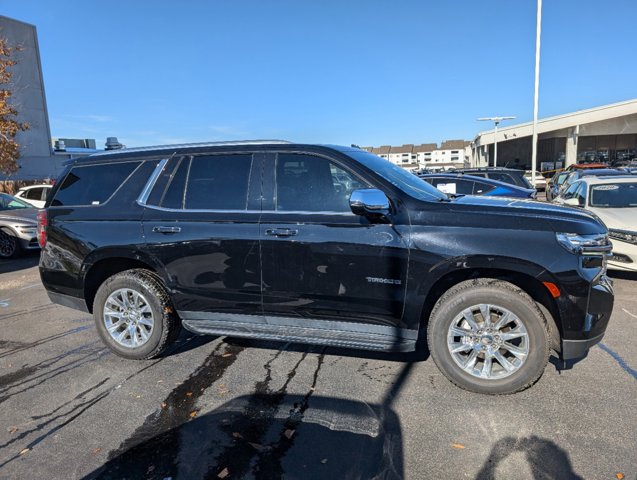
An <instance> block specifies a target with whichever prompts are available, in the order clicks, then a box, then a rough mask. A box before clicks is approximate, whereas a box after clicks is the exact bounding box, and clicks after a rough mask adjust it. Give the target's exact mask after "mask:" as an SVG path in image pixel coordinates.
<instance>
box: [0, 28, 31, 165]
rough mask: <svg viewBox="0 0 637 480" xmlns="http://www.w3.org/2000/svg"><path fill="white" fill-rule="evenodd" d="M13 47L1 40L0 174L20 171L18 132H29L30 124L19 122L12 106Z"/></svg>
mask: <svg viewBox="0 0 637 480" xmlns="http://www.w3.org/2000/svg"><path fill="white" fill-rule="evenodd" d="M18 50H19V47H13V46H11V45H10V44H9V42H8V41H7V39H6V38H0V172H3V173H5V174H9V173H13V172H15V171H17V170H18V161H17V160H18V158H19V157H20V144H19V143H18V142H16V141H15V136H16V135H17V133H18V132H20V131H24V130H27V129H28V128H29V124H28V123H23V122H19V121H18V120H17V117H18V111H17V110H16V108H15V107H14V106H13V105H12V104H11V102H10V98H11V87H12V83H11V67H13V66H14V65H15V64H16V61H15V60H14V54H15V52H16V51H18Z"/></svg>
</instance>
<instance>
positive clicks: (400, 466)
mask: <svg viewBox="0 0 637 480" xmlns="http://www.w3.org/2000/svg"><path fill="white" fill-rule="evenodd" d="M243 350H244V347H242V346H238V345H233V344H229V343H225V342H224V343H222V344H220V346H219V347H218V348H217V349H216V350H215V352H213V353H212V354H211V356H210V357H209V361H207V362H205V363H204V365H203V367H204V368H199V369H197V370H196V371H195V372H194V373H193V375H191V377H189V379H188V380H186V381H185V382H184V383H183V384H182V385H180V386H178V387H177V390H179V389H181V390H183V391H181V390H180V391H179V392H176V394H172V393H171V395H169V397H168V398H166V400H165V401H164V403H163V404H162V405H165V406H162V409H161V410H160V411H158V412H156V413H155V414H151V415H149V416H148V417H147V419H146V421H145V422H144V424H143V425H141V426H140V427H138V428H137V430H136V431H135V433H134V434H133V435H131V436H130V437H129V438H128V439H127V440H125V441H124V442H123V443H122V444H121V445H120V447H119V448H118V449H117V450H115V451H112V452H110V454H109V457H108V458H109V459H108V462H107V463H106V464H104V465H103V466H101V467H100V468H98V469H96V470H95V471H93V472H92V473H90V474H88V475H87V476H86V477H84V478H85V479H115V478H117V479H120V478H129V479H137V478H144V479H164V478H172V479H175V480H177V479H181V478H184V479H189V480H190V479H193V480H194V479H218V478H226V477H228V478H246V477H249V478H253V477H254V478H262V479H270V478H271V479H278V478H283V477H284V478H293V479H295V478H298V479H313V478H317V479H324V478H350V479H368V478H385V479H401V478H404V455H403V439H402V433H401V426H400V420H399V418H398V415H397V414H396V413H395V411H394V409H393V406H392V405H393V402H394V399H395V398H396V396H397V395H398V393H399V392H400V391H401V390H402V388H403V387H404V385H405V383H406V381H407V379H408V377H409V376H410V374H411V372H412V370H413V366H414V362H410V363H406V364H405V365H404V366H403V367H402V369H401V370H400V372H399V373H398V375H397V377H396V378H395V381H394V383H393V384H392V385H391V386H390V387H389V388H388V390H387V391H386V392H385V395H384V398H383V400H382V401H381V402H380V403H379V404H369V403H367V402H363V401H358V400H351V399H343V398H336V397H328V396H321V395H318V394H316V388H315V387H316V386H317V380H318V377H319V373H320V370H321V368H322V365H323V363H324V358H325V350H326V348H325V347H316V346H308V347H306V349H305V351H304V353H303V355H302V356H301V358H300V359H299V360H298V362H297V364H296V366H295V367H294V368H293V369H292V370H291V371H290V372H289V373H288V375H287V381H286V382H285V383H284V384H283V386H280V387H278V388H276V389H275V388H274V387H273V386H272V384H271V382H272V376H271V370H270V369H271V366H272V362H273V361H274V359H276V358H277V357H278V356H279V355H280V353H281V352H283V351H285V350H287V348H282V349H281V350H279V352H278V353H276V354H275V355H274V356H273V358H272V359H271V360H270V361H269V362H268V363H267V364H266V365H265V366H264V367H265V368H266V372H267V375H266V376H265V378H264V379H262V380H260V381H258V382H257V383H256V384H255V387H254V392H253V393H252V394H251V395H244V396H239V397H237V398H234V399H232V400H230V401H228V402H226V403H225V404H223V405H222V406H220V407H218V408H216V409H214V410H213V411H211V412H209V413H206V414H204V415H201V416H198V415H196V412H195V415H193V414H192V413H190V412H191V409H192V408H194V407H195V403H193V402H196V400H192V399H193V398H194V397H195V396H198V395H201V394H202V393H203V391H204V390H205V389H206V388H209V387H210V386H212V384H213V383H214V381H215V380H214V379H220V378H221V376H222V375H223V372H224V371H225V370H226V369H227V368H228V367H229V366H230V365H232V363H233V362H234V361H235V360H236V358H237V355H239V354H240V353H241V352H242V351H243ZM308 353H313V354H314V355H312V356H311V357H310V356H308ZM306 359H307V360H306ZM310 359H312V360H313V361H315V362H316V366H315V367H314V374H313V380H312V383H311V385H310V386H308V388H307V393H305V394H304V395H303V394H288V393H287V388H288V385H289V382H290V381H291V380H292V378H294V376H295V375H296V369H297V368H298V367H299V365H300V364H301V363H302V362H304V361H308V360H310ZM202 385H203V387H202ZM186 390H188V391H193V392H197V395H193V394H192V393H191V394H190V395H191V396H188V395H184V392H185V391H186ZM173 393H175V392H173ZM184 402H185V403H187V404H188V405H187V406H184ZM188 402H190V403H188Z"/></svg>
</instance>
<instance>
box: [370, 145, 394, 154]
mask: <svg viewBox="0 0 637 480" xmlns="http://www.w3.org/2000/svg"><path fill="white" fill-rule="evenodd" d="M390 149H391V146H390V145H382V146H380V147H374V148H372V153H375V154H377V155H380V154H388V153H389V150H390Z"/></svg>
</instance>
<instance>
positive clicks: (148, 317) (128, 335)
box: [103, 288, 155, 348]
mask: <svg viewBox="0 0 637 480" xmlns="http://www.w3.org/2000/svg"><path fill="white" fill-rule="evenodd" d="M103 319H104V326H105V327H106V330H107V331H108V333H109V334H110V335H111V337H113V340H115V341H116V342H117V343H118V344H119V345H121V346H123V347H127V348H136V347H140V346H142V345H144V344H145V343H146V342H147V341H148V339H149V338H150V336H151V334H152V333H153V326H154V324H155V322H154V318H153V311H152V310H151V308H150V305H149V303H148V300H146V298H145V297H144V296H143V295H142V294H141V293H139V292H137V291H135V290H132V289H130V288H120V289H119V290H115V291H114V292H113V293H111V294H110V295H109V296H108V298H107V299H106V302H104V313H103Z"/></svg>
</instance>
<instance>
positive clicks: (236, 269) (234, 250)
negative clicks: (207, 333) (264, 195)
mask: <svg viewBox="0 0 637 480" xmlns="http://www.w3.org/2000/svg"><path fill="white" fill-rule="evenodd" d="M262 158H263V155H260V154H259V153H255V152H238V153H210V154H202V155H196V156H181V157H178V156H176V157H174V158H172V159H171V160H170V161H169V162H168V163H167V165H166V167H165V168H164V171H163V172H162V174H161V175H160V176H159V178H158V180H157V182H156V183H155V186H154V188H153V190H152V191H151V192H150V194H149V197H148V199H147V201H146V208H145V211H144V221H143V230H144V236H145V238H146V244H147V249H148V251H149V252H150V253H151V255H153V256H154V257H155V259H156V260H157V261H158V263H159V264H160V265H162V266H163V268H164V274H165V277H166V281H167V283H168V288H169V289H170V291H171V293H172V296H173V299H174V302H175V306H176V308H177V310H178V311H179V313H180V315H181V316H182V317H183V318H187V319H188V318H190V319H192V318H196V319H204V320H205V319H207V318H214V315H213V314H214V313H216V314H219V313H222V314H226V315H227V314H228V313H235V314H250V315H255V314H257V315H260V314H261V284H260V282H261V268H260V262H259V223H258V222H259V214H260V210H261V199H260V197H261V166H262ZM194 312H197V313H194Z"/></svg>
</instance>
